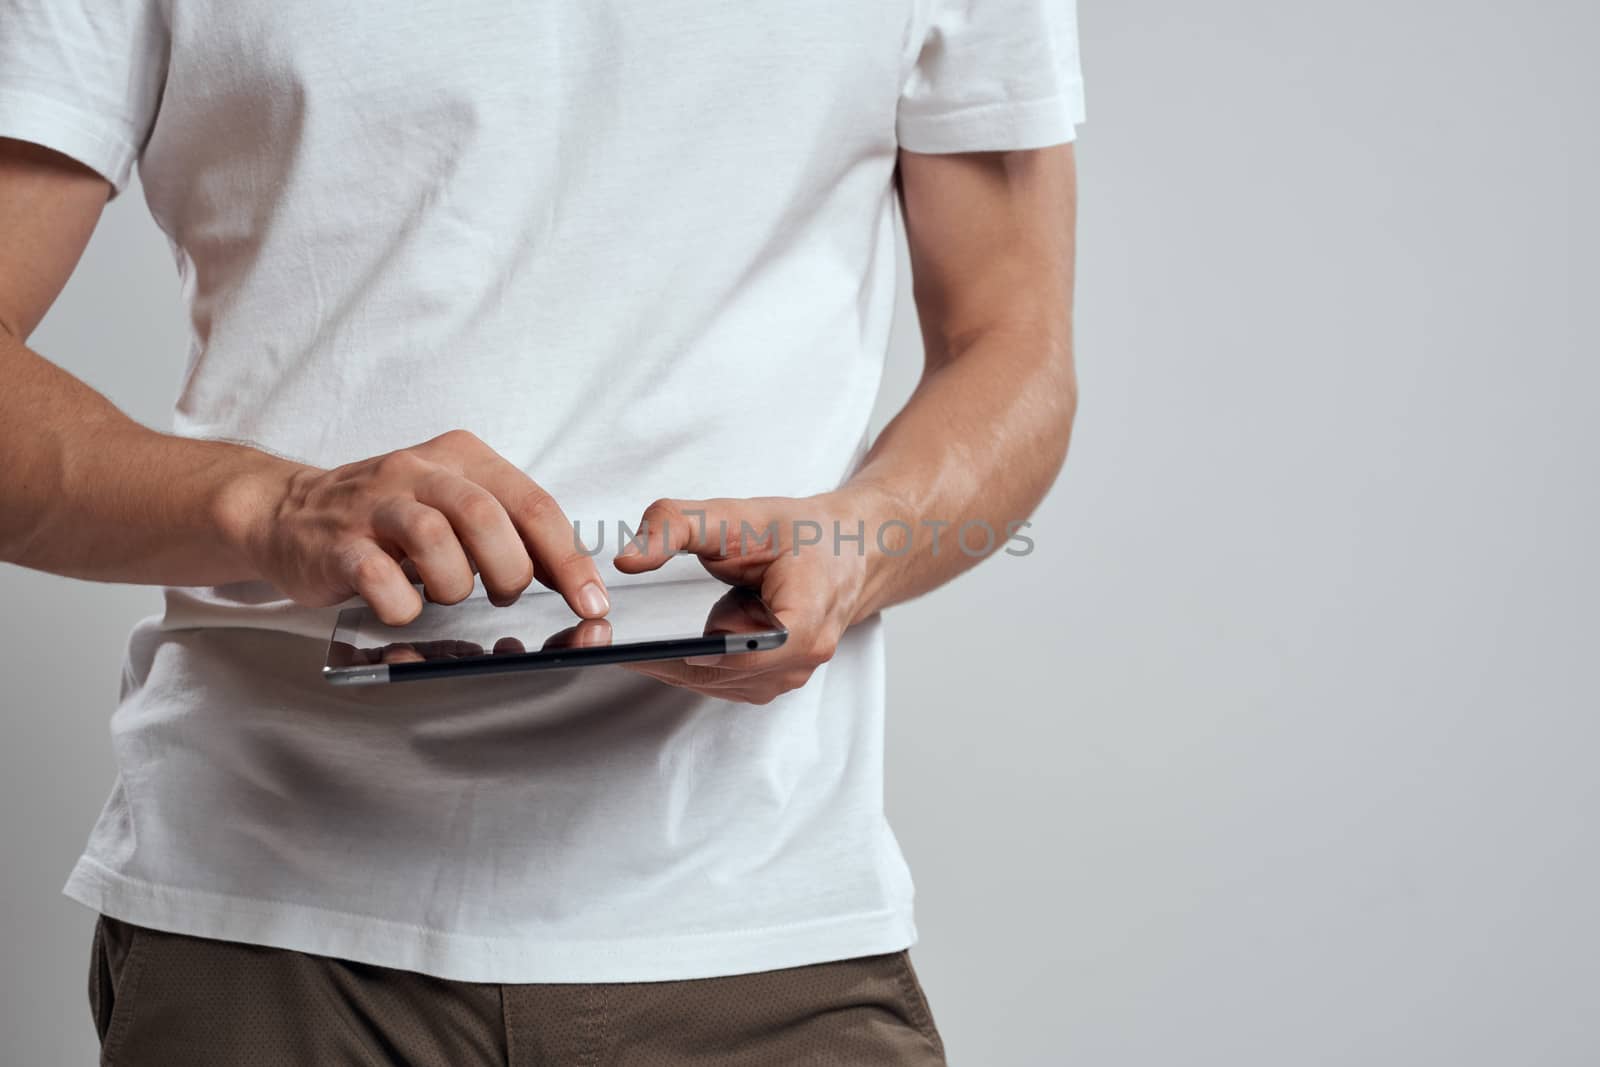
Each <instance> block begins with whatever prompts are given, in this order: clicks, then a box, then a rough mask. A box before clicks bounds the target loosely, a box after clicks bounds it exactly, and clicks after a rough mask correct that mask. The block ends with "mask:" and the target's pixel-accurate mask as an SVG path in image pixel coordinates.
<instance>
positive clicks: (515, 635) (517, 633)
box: [323, 578, 784, 682]
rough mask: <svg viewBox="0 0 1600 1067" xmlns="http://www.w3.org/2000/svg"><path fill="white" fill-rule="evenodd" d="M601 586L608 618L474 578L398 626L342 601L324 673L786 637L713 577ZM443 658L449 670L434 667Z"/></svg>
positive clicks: (729, 645) (454, 668)
mask: <svg viewBox="0 0 1600 1067" xmlns="http://www.w3.org/2000/svg"><path fill="white" fill-rule="evenodd" d="M607 592H608V595H609V598H610V600H611V610H610V611H609V612H608V613H607V615H606V617H605V618H604V619H589V620H585V619H580V618H579V617H578V616H576V615H574V614H573V612H572V609H571V608H569V607H568V606H567V603H566V601H565V600H563V599H562V598H561V597H560V596H559V595H557V594H556V593H552V592H549V591H547V590H544V589H542V588H539V587H534V588H533V589H530V590H529V591H528V592H526V593H524V594H523V595H522V597H521V599H519V600H518V601H517V602H516V603H515V604H512V605H510V606H508V607H496V606H495V605H493V604H491V603H490V602H489V600H488V598H487V597H486V596H485V594H484V591H483V589H482V587H481V586H480V587H479V588H478V589H476V590H475V591H474V593H473V595H472V596H470V597H468V598H467V599H466V600H463V601H462V602H461V603H459V604H432V603H428V604H424V605H423V608H422V613H421V614H420V615H419V616H417V618H416V619H415V620H413V621H412V622H410V623H407V624H406V625H404V626H389V625H387V624H385V623H383V622H381V621H380V620H379V619H378V617H377V616H376V615H375V614H373V612H372V610H371V609H370V608H368V607H366V606H365V605H361V606H357V607H351V608H346V609H345V610H343V611H341V612H340V613H339V619H338V623H337V625H336V626H335V628H334V632H333V638H332V641H331V643H330V644H329V646H328V660H327V666H326V667H325V668H324V670H323V674H324V676H325V677H327V678H328V680H329V681H334V682H372V681H396V680H399V679H400V678H401V677H407V676H414V675H417V674H433V675H437V674H441V673H448V674H467V673H478V672H488V671H493V670H516V669H531V668H535V667H540V666H561V667H572V666H583V665H585V664H589V663H596V664H597V663H618V662H625V661H628V660H644V659H677V658H682V657H684V656H694V655H707V654H713V653H720V652H727V651H735V650H737V651H756V650H760V649H768V648H774V647H776V646H777V645H778V644H781V643H782V635H784V629H783V626H782V624H781V623H779V622H778V620H777V619H776V618H775V617H774V616H773V615H772V613H771V611H770V610H768V608H767V606H766V605H765V604H764V603H762V601H761V598H760V597H759V596H757V595H756V594H754V593H752V592H749V591H748V590H743V589H736V588H733V587H731V586H728V585H724V584H723V583H722V582H719V581H717V580H716V579H714V578H696V579H689V580H683V581H671V582H645V583H639V584H633V585H621V586H616V587H613V588H611V589H609V590H608V591H607ZM730 637H736V638H740V639H741V640H739V641H737V642H735V641H730V640H729V638H730ZM430 665H431V666H430ZM444 665H448V666H449V667H450V668H451V669H448V670H443V669H440V668H441V667H443V666H444ZM373 668H387V669H379V670H374V669H373ZM419 668H422V669H420V670H419Z"/></svg>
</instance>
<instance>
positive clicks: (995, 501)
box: [617, 145, 1077, 704]
mask: <svg viewBox="0 0 1600 1067" xmlns="http://www.w3.org/2000/svg"><path fill="white" fill-rule="evenodd" d="M900 184H901V193H902V196H903V198H904V204H905V209H906V229H907V233H908V236H909V239H910V245H911V260H912V268H913V271H914V274H915V294H916V301H917V310H918V314H919V316H920V317H921V320H922V329H923V335H924V342H925V345H926V349H927V357H926V365H925V369H924V372H923V376H922V380H921V382H920V383H919V385H918V387H917V389H916V391H915V392H914V393H913V394H912V396H911V398H910V400H909V401H907V403H906V406H905V408H904V409H902V410H901V412H900V413H899V414H898V415H897V416H896V417H895V419H894V421H892V422H891V423H890V424H889V425H888V427H886V428H885V430H884V432H883V434H882V435H881V436H880V437H879V438H878V440H877V442H876V443H875V444H874V446H873V448H872V450H871V451H870V452H869V453H868V455H867V457H866V459H865V461H864V462H863V464H862V466H861V468H860V470H858V471H857V472H856V474H855V475H854V476H853V477H852V478H851V479H850V480H849V481H848V482H847V483H846V484H845V485H844V486H842V487H841V488H839V489H838V490H836V491H834V492H831V493H825V494H822V495H821V496H817V497H811V498H807V499H800V500H795V499H789V498H777V497H768V498H757V499H751V500H705V501H687V500H661V501H657V502H656V503H655V504H653V505H651V507H650V508H649V509H648V510H647V511H646V512H645V514H644V518H643V520H642V523H641V525H642V526H644V527H647V528H648V530H649V531H650V534H651V537H650V540H649V543H648V545H647V546H645V547H643V548H642V549H641V550H640V551H638V552H633V553H629V552H625V553H624V554H623V555H621V556H619V557H618V559H617V566H618V568H619V569H622V570H624V571H634V572H638V571H646V570H652V569H654V568H656V567H659V566H661V565H662V564H663V563H664V562H665V561H666V559H667V558H668V557H669V556H670V554H671V553H673V552H674V551H677V550H683V549H687V550H690V551H693V552H695V553H696V554H698V555H699V556H700V557H701V558H702V560H703V561H704V562H705V564H706V567H707V569H709V570H710V571H711V572H712V573H713V574H716V575H718V576H719V577H722V578H724V579H726V580H728V581H733V582H738V583H739V584H744V585H755V586H759V587H760V588H761V590H762V593H763V595H764V596H765V597H766V599H767V601H768V603H769V604H771V605H772V607H773V609H774V610H775V611H776V612H777V613H778V615H779V617H780V618H781V619H782V620H783V621H784V623H785V625H787V626H788V628H789V631H790V639H789V641H788V643H787V644H785V645H784V646H783V648H782V649H781V650H779V651H777V652H772V653H758V654H753V655H748V656H740V655H735V656H723V657H711V658H709V659H707V660H703V661H695V662H690V663H687V664H642V665H638V666H636V667H635V668H634V669H636V670H638V671H640V672H642V673H645V674H649V675H651V676H653V677H656V678H658V679H660V680H662V681H665V682H669V683H671V684H674V685H681V686H685V687H688V688H691V689H695V690H697V691H700V692H705V693H708V694H710V695H713V696H719V697H723V698H725V699H730V700H743V701H748V702H751V703H758V704H764V703H767V702H768V701H770V700H772V699H774V698H775V697H776V696H778V695H780V694H782V693H784V692H787V691H789V690H791V689H795V688H798V687H799V686H802V685H804V684H805V683H806V681H807V680H809V678H810V677H811V674H812V672H813V671H814V670H815V669H816V668H817V667H818V666H820V665H821V664H822V663H824V662H826V661H827V660H828V659H830V658H831V657H832V656H833V653H834V651H835V649H836V647H837V643H838V641H839V639H840V637H841V636H842V634H843V632H844V630H845V629H846V628H847V627H849V626H851V625H853V624H855V623H857V622H860V621H861V620H863V619H865V618H868V617H869V616H871V615H873V614H874V613H876V612H878V611H880V610H882V609H883V608H886V607H888V606H890V605H892V604H896V603H899V602H901V601H904V600H908V599H910V598H912V597H915V596H917V595H919V594H921V593H924V592H927V591H928V590H930V589H932V588H934V587H936V586H938V585H940V584H942V583H944V582H947V581H949V580H950V579H951V578H953V577H954V576H956V575H957V574H959V573H961V572H962V571H965V570H967V569H969V568H971V567H973V566H975V565H976V564H977V563H978V561H979V560H980V559H981V558H982V557H983V555H985V554H986V553H985V552H984V551H982V550H983V549H984V547H985V544H986V542H987V547H988V551H989V552H993V551H996V550H998V549H999V548H1000V547H1002V546H1003V545H1004V543H1005V542H1006V539H1007V536H1008V533H1009V532H1010V530H1011V524H1013V523H1019V522H1022V521H1024V520H1026V519H1027V517H1028V515H1029V514H1030V513H1031V512H1032V511H1033V509H1034V508H1035V507H1036V506H1037V505H1038V503H1039V501H1040V499H1041V498H1043V496H1044V494H1045V491H1046V490H1047V489H1049V487H1050V485H1051V483H1052V482H1053V481H1054V480H1055V478H1056V475H1057V474H1058V473H1059V472H1060V470H1061V465H1062V463H1063V462H1064V460H1065V459H1066V454H1067V444H1068V441H1069V439H1070V437H1071V434H1072V421H1073V416H1074V414H1075V412H1076V409H1077V379H1076V376H1075V372H1074V369H1073V355H1072V288H1073V245H1074V225H1075V217H1076V209H1077V207H1076V170H1075V163H1074V155H1073V149H1072V147H1071V146H1070V145H1066V146H1061V147H1058V148H1049V149H1042V150H1037V151H1027V152H1004V153H984V154H970V155H917V154H915V153H911V152H902V153H901V165H900ZM835 522H837V523H838V524H839V526H840V529H841V530H842V531H844V532H847V533H848V534H849V535H851V536H854V534H855V533H856V532H857V531H858V530H862V529H864V532H865V537H864V538H863V541H864V544H863V545H862V546H861V547H860V548H859V549H852V548H849V547H845V548H843V549H841V548H840V547H839V546H836V545H835V544H834V543H833V540H832V536H831V535H832V528H833V524H834V523H835ZM980 522H981V523H982V524H984V526H987V529H988V530H989V531H993V538H992V540H991V539H990V538H989V537H988V536H987V535H986V533H985V530H984V526H975V527H974V528H973V530H972V531H971V537H970V538H969V539H968V540H967V541H966V542H964V545H965V548H963V547H962V546H960V545H958V544H957V537H958V536H959V533H960V530H961V527H962V526H963V525H964V524H967V523H980ZM774 523H775V524H776V527H775V528H776V529H778V530H779V531H780V536H779V538H778V539H777V540H776V541H771V540H765V541H763V540H761V539H756V540H754V541H753V542H747V541H746V539H745V538H743V537H742V536H740V534H739V533H738V531H740V530H742V529H743V528H745V525H746V524H747V525H748V527H749V528H752V529H755V530H764V529H767V528H768V526H769V524H774ZM806 524H815V525H814V526H812V527H811V529H812V530H814V529H815V528H816V527H821V528H822V529H824V530H827V531H829V535H828V536H827V537H824V538H823V540H822V542H821V543H811V544H810V547H809V549H806V548H805V545H806V544H807V543H806V542H803V541H801V540H800V537H801V536H802V535H801V534H799V533H797V532H796V531H797V530H798V529H799V528H800V526H802V525H806ZM896 524H903V525H896ZM724 530H731V531H733V532H734V533H733V535H732V536H731V537H725V536H723V533H722V531H724ZM880 531H883V532H884V537H883V544H882V545H881V546H880V543H879V539H878V533H879V532H880ZM936 544H937V551H936V550H935V546H936ZM885 549H886V550H885Z"/></svg>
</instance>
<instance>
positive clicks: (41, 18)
mask: <svg viewBox="0 0 1600 1067" xmlns="http://www.w3.org/2000/svg"><path fill="white" fill-rule="evenodd" d="M1081 99H1082V98H1081V90H1080V79H1079V72H1078V59H1077V47H1076V34H1075V24H1074V12H1073V8H1072V0H810V2H808V3H805V4H793V3H787V2H782V3H780V2H779V0H736V2H727V0H722V2H707V0H538V2H530V0H405V2H404V3H400V2H395V3H380V2H362V3H329V2H327V0H231V2H229V3H226V4H216V3H201V2H199V0H0V136H9V137H15V138H21V139H25V140H29V141H34V142H38V143H40V144H43V145H47V146H49V147H51V148H54V149H56V150H58V151H60V152H63V153H66V154H68V155H71V156H73V157H76V158H77V159H79V160H81V161H82V162H84V163H85V164H87V165H89V166H90V167H93V168H94V169H95V170H97V171H99V172H100V173H102V174H104V175H105V176H107V177H108V178H109V179H111V181H112V182H113V183H114V184H115V185H116V186H117V188H118V189H121V188H122V187H123V186H124V184H125V183H126V182H127V181H128V179H129V176H130V172H131V169H132V168H133V166H134V165H135V163H137V164H138V166H139V169H140V175H141V179H142V183H143V187H144V192H145V197H146V200H147V202H148V204H149V208H150V211H151V212H152V214H153V216H154V218H155V220H156V221H157V223H159V224H160V226H161V228H162V229H163V230H164V231H165V232H166V233H167V234H168V236H169V237H170V238H171V241H172V247H173V250H174V253H175V255H176V258H177V262H178V267H179V270H180V272H181V274H182V278H183V283H184V291H185V295H186V298H187V301H188V304H189V308H190V311H191V317H192V322H193V343H192V346H191V348H190V353H189V360H188V367H187V369H186V371H185V373H184V376H183V379H182V383H181V388H180V392H179V395H178V398H177V403H176V412H175V422H174V429H175V431H176V432H178V433H180V434H185V435H189V436H194V437H211V438H219V439H229V440H236V441H244V442H249V443H253V444H256V445H259V446H261V447H264V448H267V449H270V450H272V451H274V452H278V453H280V454H284V455H288V456H292V457H295V458H297V459H301V460H304V461H307V462H310V463H314V464H318V465H321V466H333V465H337V464H340V463H344V462H348V461H351V460H355V459H358V458H362V457H366V456H371V455H376V454H379V453H383V452H386V451H389V450H392V449H395V448H398V447H402V446H405V445H409V444H415V443H418V442H421V441H423V440H425V439H427V438H429V437H432V436H433V435H435V434H438V433H441V432H443V431H445V430H449V429H452V428H455V427H464V428H466V429H470V430H472V431H473V432H475V433H477V434H478V435H479V436H480V437H482V438H483V439H484V440H485V441H486V442H488V443H489V444H490V445H491V446H492V447H494V448H495V449H497V450H498V451H500V452H501V453H502V454H504V455H505V456H507V457H508V458H510V459H511V460H512V461H513V462H515V463H517V464H518V465H520V466H521V467H522V468H524V469H525V470H527V471H528V472H529V473H530V474H532V475H533V477H534V478H536V479H537V480H538V481H539V482H540V483H541V484H543V485H544V486H545V487H546V488H548V489H549V490H551V491H552V492H553V493H554V494H555V496H556V497H557V499H559V500H560V501H561V502H562V504H563V505H564V507H565V508H566V510H567V512H568V514H569V515H571V516H572V517H573V518H576V519H581V520H584V522H585V525H586V526H587V527H588V528H589V529H590V530H591V531H592V530H593V529H594V525H593V524H597V523H601V522H604V523H607V524H610V523H614V522H615V521H616V520H619V519H625V520H628V521H634V520H636V519H637V517H638V516H639V514H640V512H641V511H642V509H643V508H644V506H645V505H646V504H648V503H649V502H650V501H651V500H654V499H656V498H657V497H662V496H671V497H680V498H685V497H686V498H702V497H716V496H726V497H742V496H756V495H805V494H811V493H816V492H819V491H823V490H827V489H831V488H834V487H835V486H837V485H838V484H839V483H840V482H841V481H842V480H843V479H845V478H846V477H847V476H848V475H849V474H850V472H851V470H852V466H853V465H854V464H855V463H856V462H857V461H858V459H859V457H860V455H861V454H862V451H863V449H864V446H865V444H866V441H865V436H866V433H867V425H868V417H869V413H870V411H871V409H872V406H873V401H874V396H875V394H876V392H877V388H878V382H879V375H880V370H881V367H882V363H883V359H884V353H885V349H886V345H887V340H888V334H889V324H890V316H891V309H892V305H893V301H894V289H895V255H894V243H893V232H894V231H893V212H894V210H895V206H894V205H895V200H894V195H893V186H892V180H893V174H894V169H895V163H896V151H897V149H899V148H901V147H904V148H908V149H912V150H915V151H919V152H959V151H972V150H983V149H1005V148H1032V147H1042V146H1045V145H1049V144H1055V143H1061V142H1066V141H1070V140H1071V139H1072V137H1073V130H1074V124H1075V122H1077V121H1078V120H1079V119H1080V118H1081V106H1082V104H1081ZM751 442H760V447H751V445H750V443H751ZM586 540H590V541H591V543H592V538H586ZM610 555H611V552H610V551H607V552H606V553H605V554H604V555H603V556H601V557H600V558H601V559H602V560H607V559H609V558H610ZM680 563H682V564H684V565H687V566H691V567H692V566H694V564H693V561H689V560H683V561H675V562H674V564H673V567H677V566H678V564H680ZM682 573H683V571H682V570H681V568H680V569H678V570H673V569H671V568H669V569H668V571H667V572H665V573H663V574H660V575H655V576H652V578H651V579H650V580H657V579H660V578H663V577H668V576H672V575H678V576H681V575H682ZM608 577H609V578H610V579H611V580H612V582H613V584H616V583H617V582H620V581H622V580H624V579H622V578H620V577H619V576H616V575H615V574H614V573H611V572H609V571H608ZM334 613H335V612H334V611H333V610H332V609H329V610H307V609H301V608H298V607H296V606H295V605H293V604H292V603H290V602H288V601H287V600H285V599H284V598H283V597H282V596H281V594H279V593H278V592H277V591H276V590H275V589H273V588H272V587H271V586H269V585H266V584H264V583H248V584H243V585H237V586H226V587H217V588H183V589H169V590H168V591H167V592H166V612H165V614H164V615H162V616H157V617H152V618H150V619H147V620H144V621H143V622H142V623H140V624H139V625H138V626H137V628H136V629H135V630H134V632H133V634H132V637H131V640H130V644H129V649H128V657H127V663H126V670H125V674H124V683H123V692H122V698H121V702H120V705H119V706H118V707H117V709H116V711H115V714H114V715H113V717H112V720H111V732H112V737H113V742H114V747H115V754H116V760H117V766H118V770H119V774H118V778H117V781H116V784H115V787H114V789H113V791H112V793H111V797H110V800H109V801H108V802H107V805H106V807H105V811H104V813H103V814H102V816H101V818H100V820H99V822H98V823H97V825H96V826H95V828H94V831H93V834H92V836H91V838H90V841H89V844H88V848H87V850H86V851H85V853H84V855H83V858H82V859H81V861H80V862H79V863H78V865H77V866H76V868H75V869H74V870H73V872H72V874H71V877H70V880H69V881H68V883H67V887H66V892H67V893H68V895H70V896H71V897H73V898H74V899H76V900H79V901H81V902H83V903H84V904H87V905H89V906H90V907H93V908H97V909H100V910H102V911H104V912H106V913H108V914H110V915H112V916H116V917H118V918H122V919H125V920H128V921H131V922H134V923H139V924H143V925H147V926H152V927H157V928H161V929H167V930H175V931H180V932H185V933H190V934H196V935H201V936H208V937H216V938H225V939H230V940H235V941H245V942H255V943H261V944H268V945H277V946H282V947H286V948H292V949H298V950H302V951H307V952H315V953H322V954H326V955H332V956H339V957H345V958H349V959H354V960H360V961H365V962H370V963H374V964H381V965H387V966H392V967H402V968H408V969H412V970H418V971H423V972H428V973H432V974H436V975H440V976H444V977H449V978H457V979H467V980H477V981H495V982H533V981H574V982H575V981H585V982H587V981H623V980H653V979H672V978H688V977H705V976H714V975H723V974H734V973H742V972H750V971H757V970H766V969H770V968H776V967H786V966H795V965H800V964H805V963H812V962H818V961H823V960H830V959H840V958H846V957H850V956H858V955H863V954H868V953H876V952H888V951H894V950H898V949H900V948H904V947H906V946H907V945H909V944H911V943H913V941H914V940H915V937H916V934H915V930H914V927H913V925H912V916H911V900H912V888H911V882H910V878H909V877H908V874H907V871H906V867H905V864H904V861H903V860H902V858H901V855H900V851H899V848H898V847H897V845H896V843H895V839H894V836H893V834H892V833H891V831H890V829H889V826H888V824H887V823H886V822H885V819H884V814H883V783H882V769H883V751H882V741H883V714H884V691H883V686H884V682H883V661H884V647H883V637H882V633H881V628H880V624H879V622H878V621H877V620H876V619H874V620H871V621H869V622H867V623H865V624H863V625H861V626H858V627H856V628H855V629H854V630H853V631H851V632H850V633H849V634H847V635H846V637H845V640H844V641H843V644H842V645H841V647H840V649H839V651H838V655H837V656H836V657H835V658H834V660H833V661H832V662H831V663H829V664H828V665H827V666H825V667H824V668H822V669H821V670H819V671H817V673H816V674H815V676H814V677H813V679H812V680H811V682H810V684H808V685H807V686H805V687H804V688H803V689H800V690H797V691H795V692H793V693H790V694H788V695H786V696H784V697H782V698H780V699H779V700H778V701H776V702H774V703H773V704H771V705H769V706H767V707H764V708H759V707H750V706H743V705H735V704H729V703H725V702H721V701H717V700H713V699H708V698H705V697H701V696H697V695H695V694H693V693H689V692H687V691H684V690H681V689H673V688H669V687H666V686H663V685H661V684H659V683H657V682H654V681H652V680H650V679H647V678H644V677H642V676H639V675H636V674H633V673H629V672H627V671H625V670H622V669H618V668H602V669H593V670H583V671H575V672H558V673H554V674H530V675H521V676H502V677H498V678H488V679H482V680H472V681H469V682H461V683H453V684H439V683H425V684H418V685H410V686H394V687H374V688H371V689H348V688H335V687H331V686H328V685H327V684H326V683H324V682H323V681H322V680H321V678H320V677H319V672H318V668H319V666H320V661H321V657H322V653H323V651H324V649H325V645H326V640H327V637H328V634H329V632H330V630H331V628H332V619H333V615H334Z"/></svg>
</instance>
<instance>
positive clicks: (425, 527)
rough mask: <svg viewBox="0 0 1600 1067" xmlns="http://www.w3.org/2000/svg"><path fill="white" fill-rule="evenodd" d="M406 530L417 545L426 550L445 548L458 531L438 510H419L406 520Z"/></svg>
mask: <svg viewBox="0 0 1600 1067" xmlns="http://www.w3.org/2000/svg"><path fill="white" fill-rule="evenodd" d="M406 531H407V532H408V533H409V534H410V535H411V539H412V541H413V542H414V543H415V544H416V546H417V547H418V548H420V549H422V550H424V551H429V550H433V549H440V548H444V547H445V546H447V545H448V544H450V543H451V542H452V541H454V540H455V538H456V532H455V530H454V528H452V527H451V525H450V520H448V519H446V518H445V517H444V516H443V515H441V514H439V513H438V512H437V511H417V512H415V513H414V514H413V515H411V516H410V518H409V519H407V521H406Z"/></svg>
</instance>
